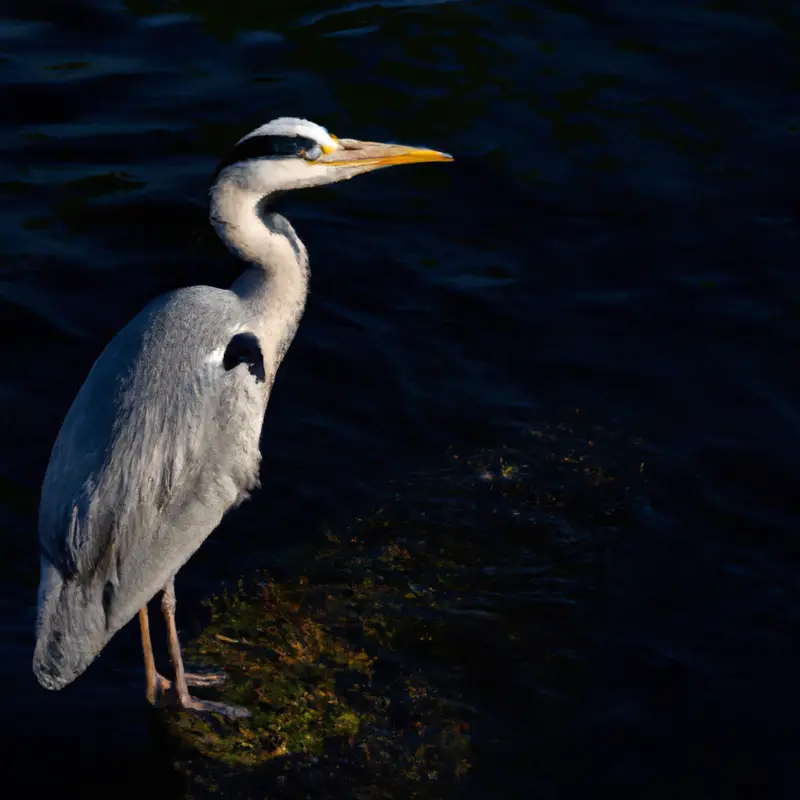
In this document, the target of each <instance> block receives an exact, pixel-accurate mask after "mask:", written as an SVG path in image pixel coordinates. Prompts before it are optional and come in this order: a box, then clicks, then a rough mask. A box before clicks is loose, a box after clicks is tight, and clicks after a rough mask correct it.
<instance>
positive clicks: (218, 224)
mask: <svg viewBox="0 0 800 800" xmlns="http://www.w3.org/2000/svg"><path fill="white" fill-rule="evenodd" d="M210 195H211V196H210V213H209V216H210V220H211V224H212V225H213V226H214V228H215V229H216V231H217V234H218V235H219V237H220V238H221V239H222V241H223V242H224V243H225V245H226V246H227V247H228V249H229V250H230V251H231V252H232V253H234V254H235V255H237V256H238V257H239V258H241V259H242V260H243V261H245V262H246V263H247V265H248V266H249V267H250V269H248V270H246V271H245V272H244V273H243V274H242V275H241V276H240V277H239V278H238V279H237V280H236V282H235V283H234V284H233V286H232V287H231V289H232V291H234V292H235V293H236V294H238V295H239V296H240V297H241V298H242V300H243V301H244V302H245V303H246V304H247V305H249V306H250V307H251V308H252V311H253V313H254V315H255V317H256V319H257V324H258V326H259V327H260V328H261V331H260V333H261V334H262V335H265V336H266V337H267V339H268V340H270V341H272V342H273V343H274V345H275V349H276V355H277V357H278V360H280V358H282V357H283V353H284V352H285V349H286V347H288V344H289V342H291V339H292V337H293V336H294V333H295V331H296V329H297V325H298V323H299V321H300V317H301V316H302V314H303V310H304V308H305V302H306V296H307V294H308V279H309V271H308V253H307V251H306V248H305V245H303V243H302V242H301V241H300V238H299V237H298V236H297V234H296V233H295V231H294V228H293V227H292V226H291V224H290V223H289V221H288V220H287V219H285V218H284V217H282V216H280V214H272V213H269V212H267V211H266V202H267V200H268V196H265V195H264V194H263V192H254V191H251V190H249V189H246V188H242V187H241V186H240V185H238V184H237V182H236V181H235V180H226V179H224V178H223V179H222V180H220V181H218V182H217V183H216V184H215V185H214V186H213V187H212V189H211V193H210ZM275 367H276V368H277V364H275Z"/></svg>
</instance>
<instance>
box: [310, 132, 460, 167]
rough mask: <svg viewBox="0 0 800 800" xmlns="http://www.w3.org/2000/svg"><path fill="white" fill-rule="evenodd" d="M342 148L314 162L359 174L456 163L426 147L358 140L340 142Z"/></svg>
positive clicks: (342, 140) (341, 140) (448, 156)
mask: <svg viewBox="0 0 800 800" xmlns="http://www.w3.org/2000/svg"><path fill="white" fill-rule="evenodd" d="M338 143H339V145H340V147H339V148H338V149H336V150H334V151H332V152H331V153H326V154H325V155H323V156H322V157H321V158H318V159H317V160H316V161H314V162H312V163H314V164H324V165H325V166H328V167H354V168H356V169H358V170H359V172H360V171H366V170H368V169H379V168H380V167H393V166H395V165H396V164H419V163H421V162H423V161H453V160H454V159H453V156H451V155H448V154H447V153H440V152H439V151H438V150H428V149H427V148H424V147H408V146H407V145H403V144H383V143H381V142H360V141H358V140H357V139H339V140H338Z"/></svg>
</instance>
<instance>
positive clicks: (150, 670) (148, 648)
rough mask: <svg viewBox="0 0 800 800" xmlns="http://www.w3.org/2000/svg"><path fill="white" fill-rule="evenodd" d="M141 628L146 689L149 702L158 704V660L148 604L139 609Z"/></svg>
mask: <svg viewBox="0 0 800 800" xmlns="http://www.w3.org/2000/svg"><path fill="white" fill-rule="evenodd" d="M139 630H140V632H141V634H142V650H143V651H144V674H145V679H146V681H147V686H146V689H145V692H146V695H147V702H148V703H150V705H152V706H154V705H155V704H156V694H157V683H156V660H155V658H154V657H153V643H152V642H151V640H150V620H149V618H148V616H147V606H144V607H143V608H140V609H139Z"/></svg>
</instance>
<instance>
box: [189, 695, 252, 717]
mask: <svg viewBox="0 0 800 800" xmlns="http://www.w3.org/2000/svg"><path fill="white" fill-rule="evenodd" d="M178 707H179V708H181V709H183V710H184V711H194V712H196V713H199V714H208V713H211V714H219V715H220V716H223V717H227V718H228V719H247V718H248V717H250V716H252V715H251V713H250V712H249V711H248V710H247V709H246V708H242V707H241V706H232V705H229V704H228V703H217V702H215V701H214V700H199V699H198V698H197V697H192V696H191V695H187V696H186V697H183V698H181V699H180V700H179V701H178Z"/></svg>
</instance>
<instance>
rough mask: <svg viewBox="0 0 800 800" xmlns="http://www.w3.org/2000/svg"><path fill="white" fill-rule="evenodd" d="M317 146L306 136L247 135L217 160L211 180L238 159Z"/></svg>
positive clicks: (244, 159)
mask: <svg viewBox="0 0 800 800" xmlns="http://www.w3.org/2000/svg"><path fill="white" fill-rule="evenodd" d="M316 146H317V142H316V141H314V139H309V138H308V137H307V136H277V135H274V134H266V135H264V136H249V137H248V138H247V139H245V140H244V141H243V142H240V143H239V144H237V145H236V146H235V147H234V148H233V149H232V150H231V151H230V152H229V153H228V154H227V155H226V156H225V158H223V159H222V161H220V162H219V164H218V165H217V169H216V171H215V172H214V177H213V180H216V179H217V177H218V176H219V174H220V172H222V170H224V169H225V167H229V166H230V165H231V164H236V163H237V162H238V161H249V160H250V159H254V158H272V157H274V156H296V155H299V154H300V151H301V150H311V149H313V148H314V147H316Z"/></svg>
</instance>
